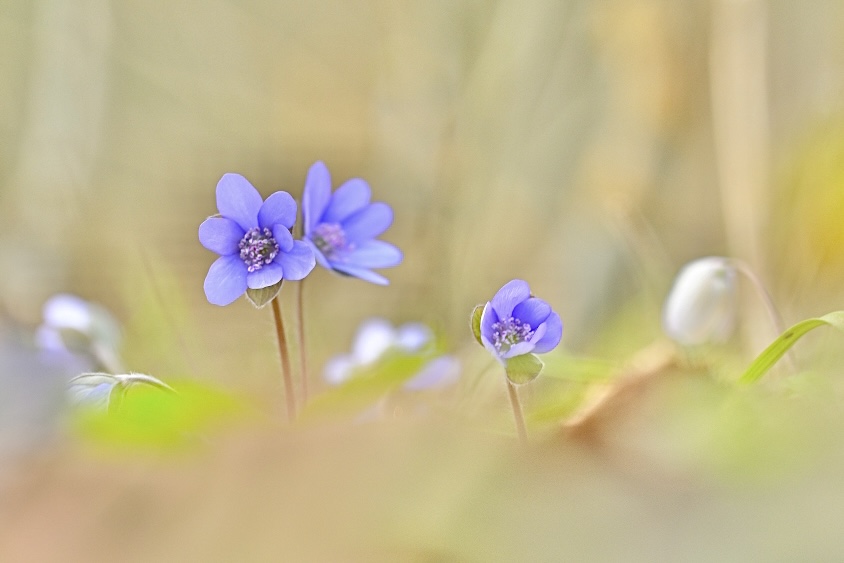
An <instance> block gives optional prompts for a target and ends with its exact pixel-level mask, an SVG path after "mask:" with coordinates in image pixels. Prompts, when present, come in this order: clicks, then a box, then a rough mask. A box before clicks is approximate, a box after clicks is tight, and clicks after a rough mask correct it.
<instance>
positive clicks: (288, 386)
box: [272, 297, 296, 423]
mask: <svg viewBox="0 0 844 563" xmlns="http://www.w3.org/2000/svg"><path fill="white" fill-rule="evenodd" d="M272 307H273V318H274V319H275V331H276V334H277V335H278V355H279V356H280V357H281V375H282V378H283V379H284V397H285V399H286V400H287V419H288V420H289V421H290V422H291V423H292V422H293V421H294V420H296V396H295V395H294V394H293V376H292V374H291V373H290V351H289V350H288V349H287V337H286V336H285V334H284V322H283V321H282V320H281V307H280V306H279V304H278V297H274V298H273V300H272Z"/></svg>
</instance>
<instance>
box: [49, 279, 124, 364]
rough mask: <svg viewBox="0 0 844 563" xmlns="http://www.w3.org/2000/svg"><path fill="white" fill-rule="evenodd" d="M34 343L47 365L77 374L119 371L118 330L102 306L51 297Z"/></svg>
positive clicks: (61, 296)
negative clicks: (96, 371) (85, 371)
mask: <svg viewBox="0 0 844 563" xmlns="http://www.w3.org/2000/svg"><path fill="white" fill-rule="evenodd" d="M43 316H44V322H43V323H42V324H41V326H39V327H38V330H37V331H36V333H35V340H36V343H37V344H38V346H39V348H41V350H42V351H43V352H44V358H45V359H46V360H47V361H49V362H50V363H57V364H62V365H65V366H66V367H67V368H69V369H72V370H73V371H75V372H76V373H79V371H84V370H86V369H88V370H90V369H93V368H103V369H110V370H120V369H121V367H120V366H121V362H120V357H119V354H118V349H119V346H120V326H119V324H118V322H117V320H116V319H115V318H114V317H113V316H112V314H111V313H109V311H108V310H107V309H105V308H104V307H102V306H101V305H98V304H96V303H91V302H89V301H86V300H84V299H82V298H81V297H77V296H76V295H71V294H67V293H58V294H56V295H53V296H52V297H50V298H49V299H48V300H47V301H46V303H44V307H43Z"/></svg>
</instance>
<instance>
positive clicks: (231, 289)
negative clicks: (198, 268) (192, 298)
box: [204, 254, 248, 306]
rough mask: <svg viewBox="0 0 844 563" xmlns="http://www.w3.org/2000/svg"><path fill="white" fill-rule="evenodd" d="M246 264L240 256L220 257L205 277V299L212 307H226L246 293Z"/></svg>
mask: <svg viewBox="0 0 844 563" xmlns="http://www.w3.org/2000/svg"><path fill="white" fill-rule="evenodd" d="M247 273H248V272H247V271H246V264H244V263H243V260H241V259H240V256H238V255H237V254H233V255H231V256H221V257H220V258H217V260H216V261H214V263H213V264H211V268H209V269H208V275H207V276H205V285H204V287H205V297H207V298H208V301H209V302H210V303H211V304H213V305H220V306H223V305H228V304H229V303H232V302H233V301H234V300H235V299H237V298H238V297H240V296H241V295H243V293H244V292H245V291H246V274H247Z"/></svg>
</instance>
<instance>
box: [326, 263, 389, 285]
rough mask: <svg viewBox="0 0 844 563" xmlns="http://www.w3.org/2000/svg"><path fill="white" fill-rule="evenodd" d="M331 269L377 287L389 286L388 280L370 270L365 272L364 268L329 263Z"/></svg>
mask: <svg viewBox="0 0 844 563" xmlns="http://www.w3.org/2000/svg"><path fill="white" fill-rule="evenodd" d="M331 267H332V269H333V270H336V271H338V272H340V273H342V274H346V275H349V276H352V277H355V278H358V279H362V280H363V281H368V282H370V283H374V284H377V285H390V280H388V279H387V278H385V277H384V276H382V275H380V274H376V273H375V272H373V271H371V270H367V269H366V268H355V267H354V266H349V265H347V264H338V263H336V262H331Z"/></svg>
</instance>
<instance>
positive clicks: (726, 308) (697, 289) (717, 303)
mask: <svg viewBox="0 0 844 563" xmlns="http://www.w3.org/2000/svg"><path fill="white" fill-rule="evenodd" d="M736 278H737V275H736V270H735V268H734V267H733V265H732V263H731V262H730V260H728V259H727V258H722V257H718V256H710V257H707V258H700V259H698V260H695V261H693V262H689V263H688V264H686V265H685V266H684V267H683V269H682V270H680V273H679V274H677V279H676V280H675V281H674V286H673V287H672V288H671V293H669V295H668V298H667V299H666V301H665V309H664V311H663V319H662V320H663V327H664V329H665V332H666V334H668V336H670V337H671V338H672V339H674V340H676V341H677V342H679V343H681V344H685V345H701V344H706V343H710V342H723V341H725V340H727V339H728V338H729V337H730V335H731V334H732V332H733V329H734V328H735V324H736V306H737V300H738V287H737V280H736Z"/></svg>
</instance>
